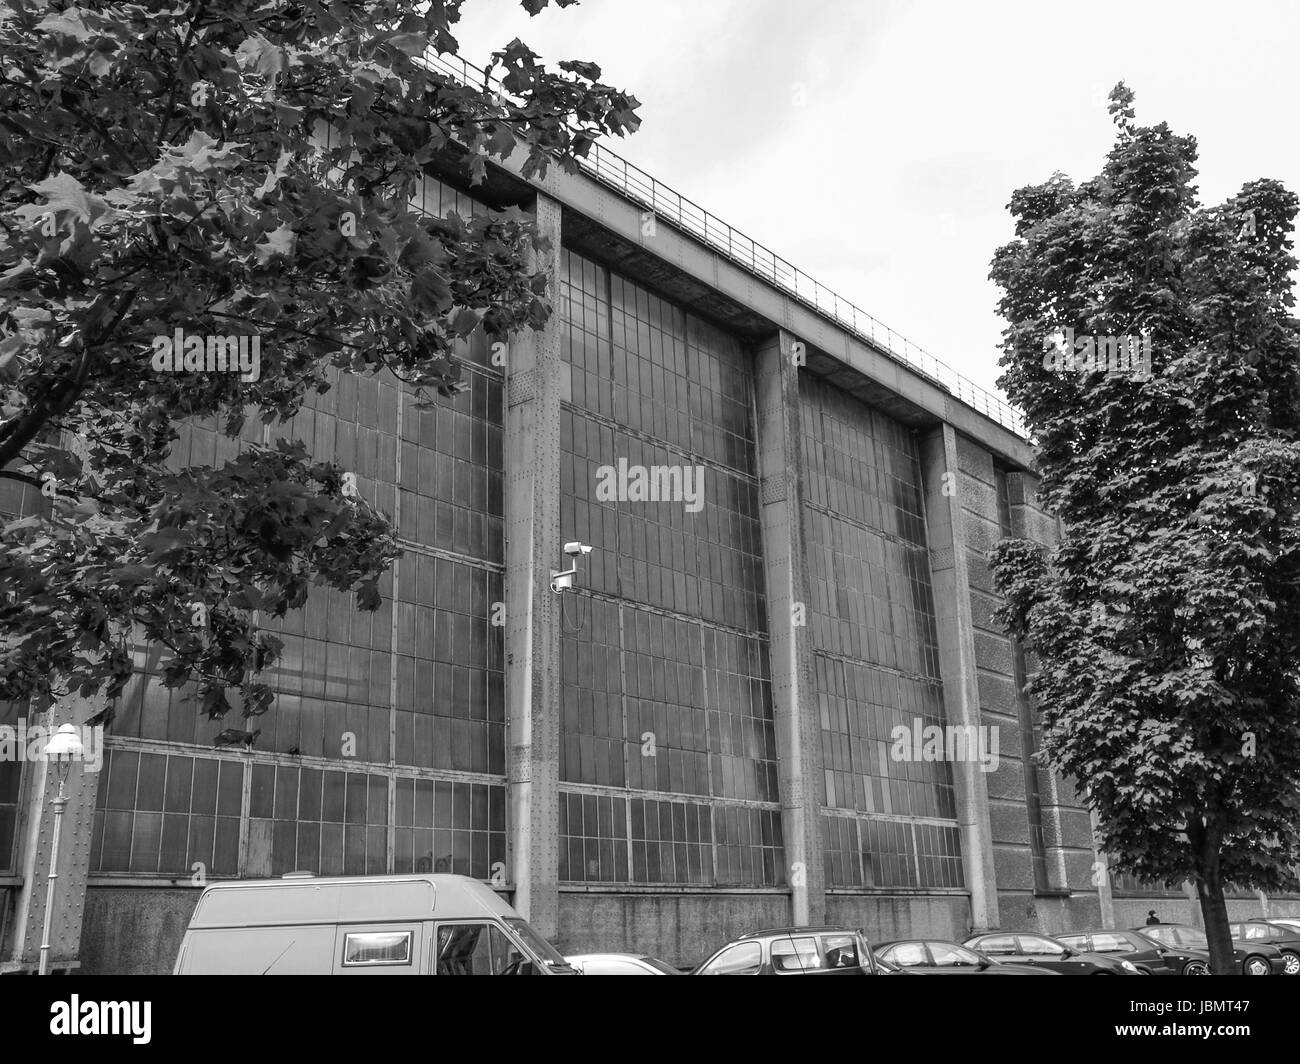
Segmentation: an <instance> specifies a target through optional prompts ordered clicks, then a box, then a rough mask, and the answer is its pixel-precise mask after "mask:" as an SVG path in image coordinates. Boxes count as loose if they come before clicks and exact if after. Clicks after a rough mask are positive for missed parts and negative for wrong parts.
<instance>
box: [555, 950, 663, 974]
mask: <svg viewBox="0 0 1300 1064" xmlns="http://www.w3.org/2000/svg"><path fill="white" fill-rule="evenodd" d="M564 959H565V960H566V961H568V962H569V964H571V965H572V966H573V967H575V968H577V969H578V971H580V972H581V973H582V974H583V975H681V974H682V973H681V972H679V971H678V970H677V969H676V968H674V967H673V966H672V965H671V964H669V963H667V962H666V961H661V960H659V958H657V957H650V956H647V955H646V954H644V953H576V954H574V955H573V956H571V957H565V958H564Z"/></svg>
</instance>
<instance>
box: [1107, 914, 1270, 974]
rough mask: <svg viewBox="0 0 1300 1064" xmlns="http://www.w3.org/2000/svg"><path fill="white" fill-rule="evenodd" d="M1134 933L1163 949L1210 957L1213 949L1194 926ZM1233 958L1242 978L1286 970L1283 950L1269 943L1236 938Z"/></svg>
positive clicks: (1139, 929) (1151, 927) (1167, 926)
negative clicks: (1244, 940)
mask: <svg viewBox="0 0 1300 1064" xmlns="http://www.w3.org/2000/svg"><path fill="white" fill-rule="evenodd" d="M1133 930H1134V931H1137V932H1139V933H1140V934H1143V935H1146V936H1147V938H1153V939H1155V940H1156V941H1157V942H1159V943H1160V944H1161V945H1162V946H1175V947H1178V948H1180V949H1195V950H1201V951H1202V952H1205V953H1207V954H1208V952H1209V949H1210V943H1209V940H1208V939H1207V938H1206V937H1205V932H1204V931H1202V930H1201V929H1200V928H1198V927H1192V925H1191V924H1148V925H1146V926H1145V927H1135V928H1134V929H1133ZM1232 955H1233V957H1234V958H1235V959H1236V961H1237V965H1238V967H1239V968H1240V970H1241V974H1242V975H1278V974H1280V973H1281V972H1282V971H1283V969H1284V968H1285V967H1286V961H1285V960H1284V959H1283V957H1282V951H1281V950H1280V949H1278V948H1277V947H1276V946H1272V945H1270V944H1269V943H1267V942H1242V941H1239V940H1237V939H1233V942H1232Z"/></svg>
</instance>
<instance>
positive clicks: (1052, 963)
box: [962, 931, 1141, 975]
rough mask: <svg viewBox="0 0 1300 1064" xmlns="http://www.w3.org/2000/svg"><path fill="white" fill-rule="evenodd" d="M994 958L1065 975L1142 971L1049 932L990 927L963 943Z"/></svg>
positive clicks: (1124, 961)
mask: <svg viewBox="0 0 1300 1064" xmlns="http://www.w3.org/2000/svg"><path fill="white" fill-rule="evenodd" d="M962 945H963V946H966V947H967V948H968V949H976V950H979V951H980V952H981V953H983V954H985V955H986V956H989V957H992V958H993V959H994V960H995V961H1002V962H1005V963H1008V964H1032V965H1035V966H1036V967H1039V968H1047V969H1049V970H1051V971H1054V972H1060V973H1061V974H1062V975H1140V974H1141V972H1139V971H1138V968H1137V965H1135V964H1134V963H1133V962H1132V961H1126V960H1124V959H1123V958H1115V957H1104V956H1102V955H1101V954H1100V953H1081V952H1079V951H1077V950H1073V949H1071V948H1070V947H1069V946H1067V945H1065V943H1063V942H1058V941H1057V940H1056V939H1054V938H1049V937H1048V936H1047V935H1039V934H1030V933H1026V932H1022V931H1014V932H1013V931H991V932H987V933H985V934H982V935H974V936H972V937H971V938H968V939H967V940H966V941H965V942H963V943H962Z"/></svg>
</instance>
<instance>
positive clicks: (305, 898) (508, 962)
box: [173, 872, 578, 975]
mask: <svg viewBox="0 0 1300 1064" xmlns="http://www.w3.org/2000/svg"><path fill="white" fill-rule="evenodd" d="M173 973H174V974H175V975H576V974H578V972H577V971H576V970H575V969H574V968H572V967H570V966H569V965H568V964H567V963H566V962H565V960H564V958H563V957H562V956H561V955H560V954H559V953H558V952H557V951H556V949H555V947H554V946H552V945H551V944H550V943H549V942H547V941H546V940H545V939H544V938H542V936H541V935H539V934H538V933H537V932H536V931H534V930H533V929H532V928H531V927H529V926H528V924H527V922H526V921H525V920H524V919H523V918H522V917H521V916H520V915H519V914H518V913H517V912H515V911H514V909H512V908H511V907H510V906H509V905H507V904H506V903H505V902H504V901H502V900H501V898H499V897H498V896H497V895H496V893H495V892H494V891H493V890H492V889H491V888H490V887H488V886H487V885H486V884H484V883H480V882H479V881H478V880H476V879H470V878H469V877H467V876H452V875H397V876H353V877H340V878H328V879H325V878H322V879H318V878H316V877H315V876H312V875H310V874H308V873H298V872H295V873H292V874H291V875H289V876H286V877H285V878H283V879H269V880H234V881H232V882H228V883H215V884H213V885H212V886H209V887H208V888H207V889H206V890H204V892H203V894H202V896H201V897H200V898H199V903H198V905H197V907H196V908H195V909H194V915H193V916H192V917H191V918H190V925H189V928H188V929H187V930H186V932H185V938H184V940H183V941H182V942H181V950H180V954H179V955H178V956H177V958H176V967H175V969H174V970H173Z"/></svg>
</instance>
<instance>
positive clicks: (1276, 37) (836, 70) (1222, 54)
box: [454, 0, 1300, 387]
mask: <svg viewBox="0 0 1300 1064" xmlns="http://www.w3.org/2000/svg"><path fill="white" fill-rule="evenodd" d="M454 32H455V33H456V36H457V37H458V39H459V40H460V42H461V45H462V54H463V55H464V56H465V57H466V58H467V59H470V60H471V61H474V62H477V63H479V64H480V65H482V62H483V60H484V59H486V57H487V56H488V55H489V54H490V53H491V51H492V50H493V49H495V48H498V47H500V46H502V45H503V44H505V43H506V42H507V41H509V40H510V39H511V38H513V37H515V36H518V37H521V38H522V39H523V40H524V41H525V42H526V43H527V44H529V45H530V46H531V47H532V48H533V49H534V50H535V51H537V52H539V53H540V54H541V55H542V56H543V57H544V58H545V59H546V60H548V62H551V63H553V62H555V61H557V60H560V59H587V60H593V61H595V62H597V63H599V64H600V66H601V67H602V69H603V71H604V80H605V81H606V82H609V83H611V84H614V85H617V86H619V87H620V88H624V89H627V90H629V91H631V92H632V93H633V94H634V95H636V96H637V98H638V99H640V100H641V103H642V107H641V110H640V114H641V117H642V126H641V129H640V131H639V132H638V133H636V134H635V135H633V136H632V137H631V138H629V139H627V140H626V141H623V142H618V141H612V142H609V144H608V146H609V147H611V148H612V149H613V150H615V151H616V152H618V153H619V154H621V155H624V156H626V157H627V158H628V159H629V160H631V161H632V162H634V163H636V164H637V165H639V166H641V167H642V168H643V169H645V170H646V171H648V172H649V173H651V174H653V175H654V176H655V177H657V178H659V179H660V180H662V181H664V182H666V183H667V184H669V185H671V186H673V187H674V188H675V189H676V190H677V191H679V192H681V193H682V194H683V195H685V196H688V197H690V198H691V199H693V200H694V201H695V202H696V203H698V204H700V205H701V206H702V207H704V208H706V209H707V210H709V211H711V212H712V213H714V214H715V215H717V216H718V217H720V218H721V219H722V220H723V221H725V222H728V223H730V224H731V225H733V226H734V227H736V228H737V229H739V230H740V231H742V232H744V233H746V234H747V235H749V236H751V237H753V238H754V239H755V240H758V241H760V242H761V243H764V244H766V245H767V246H768V247H770V248H771V249H772V250H773V251H775V252H776V253H777V254H778V255H781V256H783V257H784V258H786V259H787V260H789V261H790V262H792V263H793V264H794V265H796V266H798V267H799V268H801V269H803V270H804V271H806V272H807V273H809V274H811V275H812V276H813V277H814V278H816V279H817V280H819V281H820V282H822V283H823V284H825V285H828V286H829V287H830V288H832V289H833V290H835V291H836V292H838V293H839V294H840V295H842V296H845V297H847V298H848V299H850V300H851V301H853V302H855V303H857V304H858V306H860V307H861V308H862V309H864V310H866V311H867V312H869V313H871V314H873V315H874V316H875V317H876V318H878V319H879V320H881V321H883V322H884V323H885V324H886V325H889V326H891V327H892V328H893V329H895V330H896V331H898V332H900V333H902V334H903V335H904V336H906V337H908V338H909V339H910V340H912V341H913V342H915V343H917V344H919V345H921V346H922V347H925V348H927V349H928V350H929V351H930V352H931V353H932V354H934V355H936V356H937V357H939V358H940V359H942V360H944V361H946V362H948V363H949V364H950V365H952V366H953V367H954V368H956V369H957V370H958V371H959V372H961V373H963V374H965V375H966V376H967V377H970V378H971V379H973V380H974V381H976V382H977V383H979V384H982V385H984V386H986V387H992V385H993V381H994V380H995V379H996V378H997V376H998V369H997V359H998V351H997V345H998V343H999V339H1000V333H1001V330H1002V322H1001V320H1000V319H999V317H998V315H997V312H996V301H997V290H996V289H995V287H994V286H993V284H992V283H991V282H990V281H989V280H988V264H989V260H990V258H991V257H992V254H993V251H994V249H995V248H996V247H997V246H998V245H999V244H1002V243H1004V242H1006V241H1007V240H1008V239H1009V238H1010V236H1011V225H1010V218H1009V216H1008V214H1007V213H1006V203H1007V201H1008V199H1009V198H1010V193H1011V192H1012V190H1014V189H1015V188H1018V187H1020V186H1022V185H1025V184H1029V183H1032V182H1038V181H1041V180H1043V179H1044V178H1046V177H1048V176H1049V175H1050V174H1051V173H1052V171H1053V170H1061V171H1063V172H1064V173H1066V174H1068V175H1069V176H1070V177H1071V178H1073V179H1074V180H1075V181H1080V180H1086V179H1087V178H1089V177H1091V176H1093V175H1094V174H1096V173H1097V171H1098V170H1099V169H1100V168H1101V165H1102V163H1103V162H1104V159H1105V154H1106V152H1107V150H1108V149H1109V147H1110V145H1111V143H1112V141H1113V136H1112V133H1113V127H1112V126H1111V124H1110V119H1109V117H1108V116H1107V114H1106V93H1107V92H1108V91H1109V89H1110V87H1111V86H1112V85H1113V84H1114V83H1115V82H1116V81H1118V80H1119V79H1121V78H1123V79H1124V80H1125V81H1127V83H1128V84H1129V86H1130V87H1131V88H1132V89H1133V90H1134V91H1135V92H1136V94H1137V99H1136V109H1137V119H1138V121H1139V122H1140V123H1142V124H1154V123H1156V122H1159V121H1161V120H1164V121H1168V122H1169V124H1170V125H1171V127H1172V128H1173V129H1174V131H1175V132H1178V133H1192V134H1194V135H1195V136H1196V137H1197V138H1198V140H1199V143H1200V152H1201V158H1200V180H1199V186H1200V191H1201V201H1202V202H1204V203H1213V202H1219V201H1221V200H1223V199H1224V198H1226V197H1227V196H1230V195H1232V194H1233V193H1234V192H1236V191H1237V190H1238V189H1239V188H1240V187H1241V185H1242V184H1243V183H1244V182H1246V181H1249V180H1252V179H1255V178H1259V177H1272V178H1277V179H1280V180H1281V181H1283V182H1284V183H1285V184H1286V185H1287V187H1288V188H1290V189H1292V190H1293V191H1300V136H1297V123H1296V104H1297V102H1298V101H1300V69H1298V68H1300V54H1298V52H1297V49H1298V47H1300V4H1296V3H1294V2H1274V3H1257V2H1243V0H1235V2H1233V3H1226V4H1225V3H1217V4H1209V3H1202V2H1198V0H1191V2H1182V3H1168V2H1159V3H1155V2H1147V0H1140V2H1139V0H1129V2H1127V3H1110V2H1089V3H1087V4H1070V5H1068V6H1066V5H1062V4H1047V3H1043V2H1041V0H1039V2H1035V3H1008V2H979V3H973V2H961V3H958V2H946V3H920V2H910V3H905V2H885V0H797V2H796V0H788V2H781V0H583V2H582V3H581V4H580V5H579V6H577V7H571V8H566V9H564V10H552V9H547V10H546V11H544V12H542V14H541V15H539V16H538V17H536V18H532V19H530V18H529V17H528V15H527V14H526V13H525V12H524V11H523V10H522V9H520V7H519V3H518V0H468V2H467V3H466V7H465V11H464V18H463V20H462V21H461V23H460V24H459V26H457V27H455V28H454Z"/></svg>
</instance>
